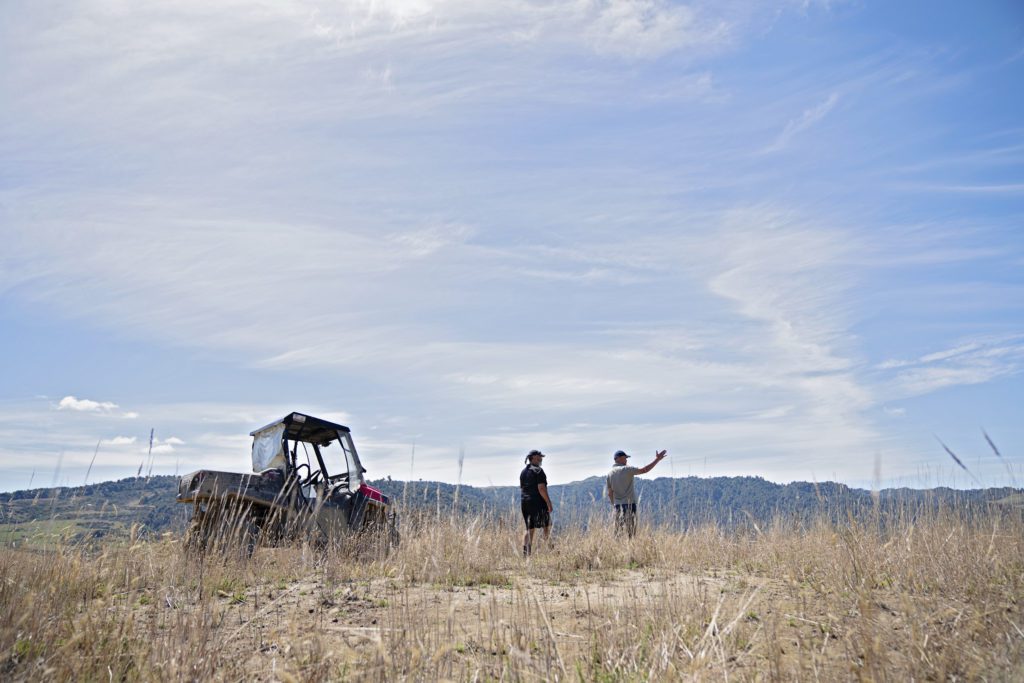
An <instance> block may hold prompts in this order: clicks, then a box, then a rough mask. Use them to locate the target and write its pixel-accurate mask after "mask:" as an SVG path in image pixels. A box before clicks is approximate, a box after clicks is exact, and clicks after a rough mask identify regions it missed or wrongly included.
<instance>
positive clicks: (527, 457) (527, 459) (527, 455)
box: [526, 448, 547, 462]
mask: <svg viewBox="0 0 1024 683" xmlns="http://www.w3.org/2000/svg"><path fill="white" fill-rule="evenodd" d="M535 455H539V456H540V457H542V458H546V457H547V456H546V455H544V454H543V453H541V452H540V451H538V450H537V449H536V448H534V449H533V450H532V451H530V452H529V453H527V454H526V462H530V458H532V457H533V456H535Z"/></svg>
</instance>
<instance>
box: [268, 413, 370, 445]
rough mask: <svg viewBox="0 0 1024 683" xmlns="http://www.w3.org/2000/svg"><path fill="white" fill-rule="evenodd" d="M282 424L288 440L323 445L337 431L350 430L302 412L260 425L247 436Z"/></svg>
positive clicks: (334, 437)
mask: <svg viewBox="0 0 1024 683" xmlns="http://www.w3.org/2000/svg"><path fill="white" fill-rule="evenodd" d="M278 425H284V437H285V438H286V439H288V440H289V441H304V442H306V443H315V444H317V445H320V446H323V445H326V444H328V443H330V442H331V441H333V440H335V439H337V438H338V432H339V431H341V432H346V433H348V432H351V431H352V430H351V429H349V428H348V427H346V426H345V425H340V424H337V423H335V422H328V421H327V420H322V419H320V418H319V417H313V416H312V415H305V414H303V413H288V414H287V415H285V416H284V417H282V418H281V419H280V420H276V421H274V422H271V423H270V424H268V425H266V426H264V427H260V428H259V429H257V430H254V431H252V432H250V433H249V436H253V437H254V436H256V435H257V434H259V433H260V432H265V431H266V430H268V429H272V428H274V427H277V426H278Z"/></svg>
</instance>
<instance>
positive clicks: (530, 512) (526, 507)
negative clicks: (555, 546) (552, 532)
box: [522, 503, 551, 529]
mask: <svg viewBox="0 0 1024 683" xmlns="http://www.w3.org/2000/svg"><path fill="white" fill-rule="evenodd" d="M522 508H523V521H524V522H526V528H527V529H543V528H544V527H549V526H551V514H550V513H549V512H548V506H547V505H545V504H544V503H541V504H540V505H537V504H536V503H523V504H522Z"/></svg>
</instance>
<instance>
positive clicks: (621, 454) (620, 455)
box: [612, 451, 629, 459]
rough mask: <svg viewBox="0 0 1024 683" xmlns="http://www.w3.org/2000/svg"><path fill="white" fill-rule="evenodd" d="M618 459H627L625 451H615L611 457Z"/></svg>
mask: <svg viewBox="0 0 1024 683" xmlns="http://www.w3.org/2000/svg"><path fill="white" fill-rule="evenodd" d="M618 457H623V458H628V457H629V456H628V455H627V454H626V451H615V455H613V456H612V459H615V458H618Z"/></svg>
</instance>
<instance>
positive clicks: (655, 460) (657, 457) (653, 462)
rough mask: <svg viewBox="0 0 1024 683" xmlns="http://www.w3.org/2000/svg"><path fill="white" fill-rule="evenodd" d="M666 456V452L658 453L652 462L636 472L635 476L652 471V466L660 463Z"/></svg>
mask: <svg viewBox="0 0 1024 683" xmlns="http://www.w3.org/2000/svg"><path fill="white" fill-rule="evenodd" d="M666 455H668V451H658V452H657V453H655V454H654V460H652V461H651V463H650V464H649V465H647V466H646V467H641V468H640V469H638V470H637V471H636V473H637V474H647V473H648V472H650V471H651V470H653V469H654V466H655V465H657V464H658V463H659V462H661V460H662V458H664V457H665V456H666Z"/></svg>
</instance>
